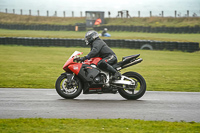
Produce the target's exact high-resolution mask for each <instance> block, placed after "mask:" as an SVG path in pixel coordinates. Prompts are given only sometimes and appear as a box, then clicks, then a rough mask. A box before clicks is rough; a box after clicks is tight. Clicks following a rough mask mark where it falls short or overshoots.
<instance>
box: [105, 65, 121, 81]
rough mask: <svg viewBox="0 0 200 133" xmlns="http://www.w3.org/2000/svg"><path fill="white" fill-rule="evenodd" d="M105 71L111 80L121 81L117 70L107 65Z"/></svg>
mask: <svg viewBox="0 0 200 133" xmlns="http://www.w3.org/2000/svg"><path fill="white" fill-rule="evenodd" d="M107 70H108V71H109V72H111V73H112V79H113V80H120V79H121V74H120V73H119V72H118V71H117V70H115V69H114V68H113V67H112V66H111V65H109V64H107Z"/></svg>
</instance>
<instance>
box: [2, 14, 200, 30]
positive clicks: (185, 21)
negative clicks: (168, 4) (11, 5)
mask: <svg viewBox="0 0 200 133" xmlns="http://www.w3.org/2000/svg"><path fill="white" fill-rule="evenodd" d="M85 22H86V19H85V17H65V18H64V17H45V16H29V15H16V14H6V13H0V23H7V24H26V25H31V24H50V25H75V24H76V23H85ZM105 22H106V24H105V25H134V26H152V27H156V26H166V27H183V26H195V25H199V26H200V17H180V18H173V17H140V18H139V17H134V18H123V19H121V18H105Z"/></svg>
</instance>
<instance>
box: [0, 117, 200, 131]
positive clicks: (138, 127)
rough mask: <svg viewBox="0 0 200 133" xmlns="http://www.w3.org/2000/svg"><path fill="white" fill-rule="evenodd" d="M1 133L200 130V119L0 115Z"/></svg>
mask: <svg viewBox="0 0 200 133" xmlns="http://www.w3.org/2000/svg"><path fill="white" fill-rule="evenodd" d="M0 130H1V133H13V132H15V133H30V132H31V133H32V132H40V133H44V132H45V133H54V132H57V133H102V132H104V133H198V132H199V131H200V123H195V122H189V123H187V122H166V121H143V120H131V119H41V118H35V119H30V118H28V119H23V118H19V119H0Z"/></svg>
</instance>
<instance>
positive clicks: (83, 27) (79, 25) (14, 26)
mask: <svg viewBox="0 0 200 133" xmlns="http://www.w3.org/2000/svg"><path fill="white" fill-rule="evenodd" d="M104 28H107V29H108V31H129V32H148V33H196V34H198V33H200V26H198V25H196V26H193V27H190V26H185V27H165V26H162V27H151V26H119V25H106V26H105V25H103V26H98V27H93V29H94V30H96V31H101V30H103V29H104ZM0 29H12V30H45V31H75V30H76V31H86V25H85V23H77V24H75V25H47V24H43V25H39V24H33V25H25V24H3V23H0Z"/></svg>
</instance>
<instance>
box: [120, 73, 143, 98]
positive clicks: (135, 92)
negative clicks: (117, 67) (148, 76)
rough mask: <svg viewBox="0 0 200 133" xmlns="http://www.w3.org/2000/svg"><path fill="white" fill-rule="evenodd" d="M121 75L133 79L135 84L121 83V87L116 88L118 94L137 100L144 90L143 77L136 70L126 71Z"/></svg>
mask: <svg viewBox="0 0 200 133" xmlns="http://www.w3.org/2000/svg"><path fill="white" fill-rule="evenodd" d="M123 75H124V76H127V77H129V78H131V79H133V80H134V81H135V83H136V85H135V86H129V85H123V89H119V90H118V92H119V94H120V95H121V96H122V97H124V98H126V99H128V100H137V99H139V98H141V97H142V96H143V95H144V93H145V92H146V82H145V79H144V78H143V77H142V76H141V75H140V74H138V73H136V72H126V73H124V74H123Z"/></svg>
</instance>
